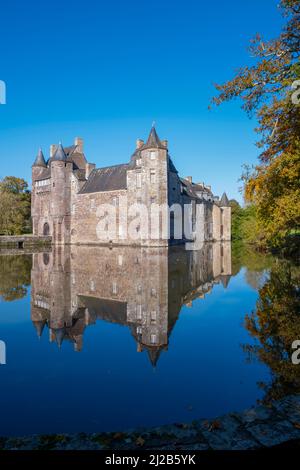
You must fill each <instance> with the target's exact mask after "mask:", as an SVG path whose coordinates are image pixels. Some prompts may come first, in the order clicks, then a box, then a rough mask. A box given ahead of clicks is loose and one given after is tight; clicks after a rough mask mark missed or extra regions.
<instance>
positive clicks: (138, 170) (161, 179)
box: [127, 126, 168, 246]
mask: <svg viewBox="0 0 300 470" xmlns="http://www.w3.org/2000/svg"><path fill="white" fill-rule="evenodd" d="M133 163H134V169H133V170H129V171H128V172H127V187H128V203H129V205H130V204H134V203H137V204H142V205H144V206H145V207H146V208H147V209H149V210H148V230H147V233H145V232H144V233H141V235H140V240H141V241H142V242H143V241H145V242H147V243H148V245H149V244H151V246H165V245H166V246H167V245H168V240H167V239H163V238H162V220H165V219H166V220H167V218H166V215H165V214H164V215H163V217H162V215H161V214H159V212H158V213H157V219H158V218H160V223H156V224H155V226H156V233H155V235H154V236H153V233H151V228H152V230H153V227H151V214H150V208H151V206H152V205H153V204H155V205H157V207H158V206H159V207H162V206H163V205H165V206H166V205H167V203H168V150H167V144H166V141H164V142H162V141H160V139H159V137H158V135H157V132H156V130H155V127H154V126H152V128H151V131H150V133H149V136H148V139H147V141H146V143H144V142H143V141H142V140H138V141H137V149H136V151H135V153H134V155H133ZM153 225H154V224H153ZM149 239H151V240H149Z"/></svg>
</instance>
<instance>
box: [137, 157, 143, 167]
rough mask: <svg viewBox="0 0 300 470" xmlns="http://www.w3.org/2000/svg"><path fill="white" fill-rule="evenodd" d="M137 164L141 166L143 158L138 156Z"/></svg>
mask: <svg viewBox="0 0 300 470" xmlns="http://www.w3.org/2000/svg"><path fill="white" fill-rule="evenodd" d="M136 164H137V166H141V164H142V159H141V158H137V159H136Z"/></svg>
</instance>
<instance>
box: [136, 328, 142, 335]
mask: <svg viewBox="0 0 300 470" xmlns="http://www.w3.org/2000/svg"><path fill="white" fill-rule="evenodd" d="M136 332H137V334H138V335H141V334H142V333H143V330H142V327H141V326H138V327H137V328H136Z"/></svg>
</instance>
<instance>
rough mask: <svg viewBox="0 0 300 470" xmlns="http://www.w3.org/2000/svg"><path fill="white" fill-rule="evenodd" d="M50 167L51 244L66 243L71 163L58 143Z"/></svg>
mask: <svg viewBox="0 0 300 470" xmlns="http://www.w3.org/2000/svg"><path fill="white" fill-rule="evenodd" d="M49 164H50V167H51V183H52V184H51V219H52V242H53V243H55V244H64V243H68V242H69V240H70V213H71V208H70V206H71V173H72V162H70V161H68V160H67V156H66V154H65V151H64V149H63V146H62V144H61V143H59V145H58V147H57V149H56V151H55V153H54V155H53V157H52V158H51V159H50V162H49Z"/></svg>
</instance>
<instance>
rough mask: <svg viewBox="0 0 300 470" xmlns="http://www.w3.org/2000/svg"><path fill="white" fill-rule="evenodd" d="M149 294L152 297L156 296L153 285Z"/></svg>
mask: <svg viewBox="0 0 300 470" xmlns="http://www.w3.org/2000/svg"><path fill="white" fill-rule="evenodd" d="M151 296H152V297H157V292H156V289H154V287H152V289H151Z"/></svg>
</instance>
